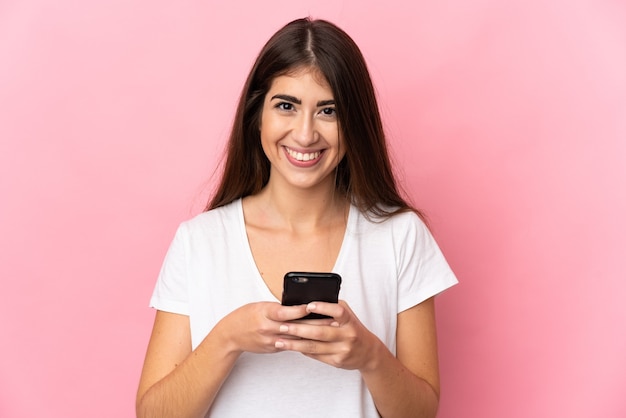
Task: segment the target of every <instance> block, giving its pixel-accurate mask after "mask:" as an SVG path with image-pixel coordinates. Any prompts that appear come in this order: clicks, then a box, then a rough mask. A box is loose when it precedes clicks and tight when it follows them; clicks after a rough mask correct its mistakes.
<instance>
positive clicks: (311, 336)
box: [275, 301, 382, 371]
mask: <svg viewBox="0 0 626 418" xmlns="http://www.w3.org/2000/svg"><path fill="white" fill-rule="evenodd" d="M306 311H307V312H315V313H320V314H324V315H328V316H331V317H332V319H329V320H312V321H296V322H289V323H282V324H280V326H279V332H280V335H279V336H278V337H279V338H278V339H277V340H276V343H275V347H276V348H277V349H280V350H291V351H298V352H300V353H302V354H304V355H306V356H308V357H311V358H314V359H316V360H319V361H322V362H324V363H327V364H330V365H331V366H335V367H339V368H342V369H348V370H354V369H358V370H361V371H364V370H366V369H368V368H372V367H373V361H374V359H373V358H372V348H373V347H376V346H377V345H381V344H382V342H381V341H380V340H379V339H378V337H376V336H375V335H374V334H372V333H371V332H370V331H369V330H368V329H367V328H365V326H364V325H363V324H361V322H360V321H359V319H358V318H357V317H356V315H355V314H354V312H352V310H351V309H350V307H349V306H348V304H347V303H346V302H345V301H339V303H338V304H336V303H325V302H313V303H309V304H308V305H306ZM288 337H291V338H288Z"/></svg>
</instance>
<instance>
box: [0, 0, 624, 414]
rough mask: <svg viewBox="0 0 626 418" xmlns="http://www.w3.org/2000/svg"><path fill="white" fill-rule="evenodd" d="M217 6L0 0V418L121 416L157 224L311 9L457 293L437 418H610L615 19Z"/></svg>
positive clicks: (162, 232) (416, 7) (572, 7)
mask: <svg viewBox="0 0 626 418" xmlns="http://www.w3.org/2000/svg"><path fill="white" fill-rule="evenodd" d="M217 3H218V2H199V1H180V2H171V1H141V0H124V1H122V0H116V1H102V2H96V1H82V2H81V1H69V0H54V1H52V0H48V1H46V0H19V1H18V0H13V1H12V0H4V1H2V2H0V146H1V148H0V199H1V201H0V240H1V241H0V266H1V272H0V277H1V280H2V289H1V292H2V302H1V303H0V416H2V417H34V416H50V417H70V418H72V417H84V416H89V417H130V416H133V414H134V396H135V389H136V385H137V379H138V375H139V371H140V368H141V362H142V359H143V355H144V351H145V346H146V343H147V339H148V336H149V332H150V326H151V321H152V318H153V312H152V311H151V310H150V309H149V308H148V307H147V304H148V299H149V296H150V293H151V291H152V286H153V284H154V281H155V278H156V275H157V272H158V270H159V268H160V264H161V261H162V258H163V256H164V253H165V251H166V248H167V246H168V245H169V242H170V239H171V238H172V235H173V233H174V229H175V227H176V226H177V224H178V223H179V222H180V221H182V220H183V219H186V218H188V217H190V216H192V215H194V214H195V213H197V212H198V211H199V210H200V208H201V207H202V204H203V203H204V200H205V198H206V196H207V185H210V184H211V181H212V179H211V174H212V168H213V166H214V163H215V162H216V160H217V159H218V158H219V155H220V153H221V150H222V146H223V143H224V140H225V137H226V134H227V131H228V128H229V123H230V120H231V117H232V112H233V109H234V105H235V103H236V99H237V95H238V93H239V89H240V87H241V85H242V83H243V80H244V77H245V75H246V73H247V72H248V70H249V67H250V64H251V62H252V60H253V58H254V57H255V55H256V53H257V52H258V50H259V49H260V47H261V46H262V44H263V43H264V42H265V40H266V39H267V38H268V37H269V36H270V35H271V34H272V33H273V32H274V31H275V30H277V29H278V28H279V27H280V26H282V24H284V23H286V22H287V21H289V20H291V19H293V18H296V17H301V16H304V15H309V14H310V15H312V16H314V17H323V18H326V19H329V20H332V21H334V22H336V23H338V24H339V25H340V26H342V27H343V28H344V29H346V30H347V31H348V32H349V33H350V34H351V35H352V36H353V37H354V39H355V40H356V41H357V43H358V44H359V45H360V46H361V48H362V50H363V52H364V54H365V56H366V58H367V60H368V62H369V64H370V67H371V72H372V75H373V77H374V80H375V83H376V85H377V88H378V92H379V95H380V101H381V106H382V109H383V114H384V118H385V122H386V127H387V129H388V132H389V135H390V139H391V145H392V147H393V153H394V155H395V159H396V161H397V163H398V164H399V168H400V170H399V171H400V172H401V173H402V176H403V178H404V180H405V186H406V188H407V189H408V190H409V191H410V192H411V194H412V195H413V196H414V198H415V201H416V202H417V203H418V205H419V206H420V207H422V208H423V209H425V210H426V211H427V213H428V214H429V216H430V219H431V224H432V228H433V232H434V234H435V236H436V237H437V239H438V241H439V243H440V245H441V247H442V248H443V250H444V252H445V254H446V255H447V257H448V259H449V261H450V264H451V265H452V267H453V268H454V270H455V271H456V273H457V275H458V277H459V279H460V281H461V284H460V285H459V286H457V287H455V288H454V289H452V290H450V291H449V292H447V293H445V294H444V295H442V296H441V297H440V298H439V299H438V318H439V334H440V342H441V347H440V350H441V363H442V378H443V397H442V404H441V412H440V415H439V416H440V417H441V418H456V417H469V418H474V417H475V418H502V417H508V418H517V417H519V418H522V417H524V418H526V417H570V418H583V417H584V418H587V417H624V416H626V402H625V401H624V395H623V391H624V388H625V387H626V355H625V353H626V304H625V303H624V298H625V296H626V283H625V280H624V279H625V278H626V274H625V268H624V259H625V258H626V222H625V221H624V218H623V216H624V213H625V212H626V161H625V160H626V7H625V5H624V2H622V1H618V0H568V1H565V0H548V1H546V0H509V1H502V0H473V1H471V2H470V1H461V0H443V1H437V2H432V1H428V2H427V1H421V0H420V1H413V0H406V1H397V2H388V1H385V2H381V1H372V0H368V1H360V0H346V1H339V2H337V1H326V0H318V1H314V2H313V1H310V2H294V1H262V2H257V1H249V2H237V1H231V2H228V5H222V4H217ZM220 3H221V2H220ZM224 3H226V2H224Z"/></svg>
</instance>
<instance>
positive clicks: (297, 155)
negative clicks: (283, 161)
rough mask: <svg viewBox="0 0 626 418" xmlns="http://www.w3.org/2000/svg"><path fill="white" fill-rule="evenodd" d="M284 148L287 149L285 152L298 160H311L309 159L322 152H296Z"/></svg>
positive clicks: (317, 156) (316, 156)
mask: <svg viewBox="0 0 626 418" xmlns="http://www.w3.org/2000/svg"><path fill="white" fill-rule="evenodd" d="M285 149H286V150H287V154H289V155H290V156H291V158H293V159H295V160H298V161H311V160H315V159H317V158H319V156H320V155H321V154H322V152H321V151H315V152H297V151H294V150H292V149H290V148H287V147H285Z"/></svg>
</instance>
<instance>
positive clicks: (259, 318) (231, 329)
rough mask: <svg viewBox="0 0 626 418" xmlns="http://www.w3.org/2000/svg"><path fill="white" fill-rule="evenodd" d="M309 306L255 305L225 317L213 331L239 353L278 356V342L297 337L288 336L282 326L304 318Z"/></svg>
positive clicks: (251, 304) (239, 309)
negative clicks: (273, 354) (287, 322)
mask: <svg viewBox="0 0 626 418" xmlns="http://www.w3.org/2000/svg"><path fill="white" fill-rule="evenodd" d="M307 313H308V311H307V305H298V306H283V305H281V304H279V303H277V302H255V303H250V304H247V305H244V306H242V307H240V308H238V309H235V310H234V311H233V312H231V313H230V314H228V315H226V316H225V317H224V318H223V319H222V320H221V321H220V322H219V323H218V324H217V325H216V326H215V328H214V330H213V331H212V332H211V333H212V334H214V335H216V336H219V338H220V340H221V341H222V342H223V344H225V346H226V347H227V348H229V349H230V350H231V351H233V352H236V353H242V352H244V351H247V352H251V353H275V352H277V351H279V349H278V348H277V347H276V341H277V340H279V339H280V340H286V339H293V338H297V337H295V336H290V335H285V334H284V333H283V332H282V331H281V325H282V324H284V323H285V322H286V321H293V320H296V319H299V318H302V317H303V316H305V315H306V314H307Z"/></svg>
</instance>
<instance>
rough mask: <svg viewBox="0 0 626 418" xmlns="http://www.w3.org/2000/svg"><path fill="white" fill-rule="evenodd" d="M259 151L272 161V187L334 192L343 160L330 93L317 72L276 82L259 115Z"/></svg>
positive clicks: (298, 74) (293, 75) (308, 72)
mask: <svg viewBox="0 0 626 418" xmlns="http://www.w3.org/2000/svg"><path fill="white" fill-rule="evenodd" d="M260 131H261V145H262V147H263V151H264V152H265V155H266V156H267V158H268V159H269V161H270V164H271V170H270V180H269V181H270V183H272V182H274V183H276V182H281V183H285V184H288V185H291V186H295V187H298V188H311V187H316V186H320V185H321V186H328V187H334V177H333V176H332V175H331V174H332V173H334V170H335V168H336V167H337V165H338V164H339V162H340V161H341V159H342V158H343V157H344V155H345V147H344V144H343V140H342V138H341V135H340V134H339V122H338V119H337V112H336V110H335V101H334V97H333V93H332V91H331V89H330V87H329V85H328V83H327V82H326V80H325V79H324V77H323V76H321V75H320V73H319V72H318V71H316V70H311V69H303V70H301V71H298V72H295V73H293V74H289V75H284V76H280V77H276V78H275V79H274V81H273V82H272V85H271V87H270V89H269V91H268V92H267V95H266V96H265V100H264V103H263V109H262V114H261V126H260Z"/></svg>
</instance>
